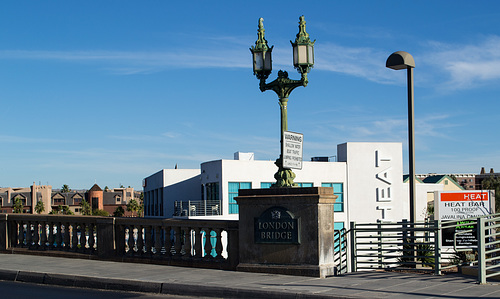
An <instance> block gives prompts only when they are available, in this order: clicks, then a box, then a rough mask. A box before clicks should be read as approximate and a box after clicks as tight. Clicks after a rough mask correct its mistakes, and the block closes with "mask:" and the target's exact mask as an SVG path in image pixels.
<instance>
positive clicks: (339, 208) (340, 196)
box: [321, 183, 344, 212]
mask: <svg viewBox="0 0 500 299" xmlns="http://www.w3.org/2000/svg"><path fill="white" fill-rule="evenodd" d="M321 187H333V194H334V195H337V199H336V200H335V203H334V204H333V211H334V212H344V184H343V183H321Z"/></svg>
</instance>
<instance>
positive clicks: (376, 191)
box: [337, 142, 408, 226]
mask: <svg viewBox="0 0 500 299" xmlns="http://www.w3.org/2000/svg"><path fill="white" fill-rule="evenodd" d="M337 156H338V159H339V161H342V162H346V163H347V181H346V184H345V185H344V189H345V190H346V193H347V194H348V197H347V203H346V210H347V214H346V215H345V222H346V226H347V225H348V222H350V221H355V222H359V223H366V222H375V221H377V220H382V221H400V220H401V219H403V218H407V217H408V215H406V213H405V209H404V203H405V202H406V198H407V196H406V195H405V194H404V193H403V186H402V184H403V153H402V145H401V143H371V142H348V143H344V144H340V145H338V146H337Z"/></svg>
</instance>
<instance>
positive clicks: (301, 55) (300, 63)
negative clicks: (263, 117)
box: [250, 16, 315, 188]
mask: <svg viewBox="0 0 500 299" xmlns="http://www.w3.org/2000/svg"><path fill="white" fill-rule="evenodd" d="M257 31H258V38H257V41H256V42H255V46H252V47H251V48H250V51H251V52H252V56H253V72H254V75H255V76H256V77H257V79H259V80H260V83H259V88H260V90H261V91H262V92H264V91H266V90H272V91H274V92H275V93H276V94H277V95H278V99H279V105H280V115H281V134H280V143H281V142H283V135H284V132H285V131H288V113H287V104H288V98H289V96H290V93H291V92H292V91H293V90H294V89H295V88H297V87H299V86H304V87H306V86H307V83H308V80H307V73H308V72H309V71H310V70H311V68H312V67H313V65H314V42H315V41H313V42H311V39H310V38H309V34H308V33H307V32H306V21H305V19H304V16H301V17H300V18H299V33H298V34H297V37H296V39H295V42H291V44H292V47H293V60H294V62H293V64H294V67H295V68H296V69H297V71H298V72H299V73H300V74H301V78H300V80H292V79H289V78H288V72H286V71H282V70H280V71H278V78H277V79H276V80H274V81H272V82H270V83H266V79H267V78H268V77H269V75H270V74H271V71H272V58H271V52H272V50H273V47H269V46H268V44H267V40H266V39H265V38H264V33H265V30H264V19H263V18H260V19H259V29H258V30H257ZM280 148H281V150H280V151H281V154H280V157H279V158H278V159H277V160H276V162H275V164H276V166H278V171H277V172H276V173H275V174H274V178H275V179H276V183H274V184H273V185H272V187H278V188H279V187H293V186H296V185H297V184H296V183H294V181H293V180H294V179H295V173H293V171H292V170H291V169H289V168H285V167H283V146H280Z"/></svg>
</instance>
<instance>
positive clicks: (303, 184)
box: [297, 183, 313, 188]
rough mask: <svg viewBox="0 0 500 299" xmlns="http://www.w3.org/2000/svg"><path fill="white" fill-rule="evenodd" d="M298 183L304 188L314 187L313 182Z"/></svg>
mask: <svg viewBox="0 0 500 299" xmlns="http://www.w3.org/2000/svg"><path fill="white" fill-rule="evenodd" d="M297 185H298V186H299V187H303V188H307V187H313V183H297Z"/></svg>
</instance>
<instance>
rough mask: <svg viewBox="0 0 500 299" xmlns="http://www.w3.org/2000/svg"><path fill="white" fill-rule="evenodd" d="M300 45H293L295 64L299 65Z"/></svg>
mask: <svg viewBox="0 0 500 299" xmlns="http://www.w3.org/2000/svg"><path fill="white" fill-rule="evenodd" d="M297 48H298V46H294V47H293V65H298V64H299V57H298V50H297Z"/></svg>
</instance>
